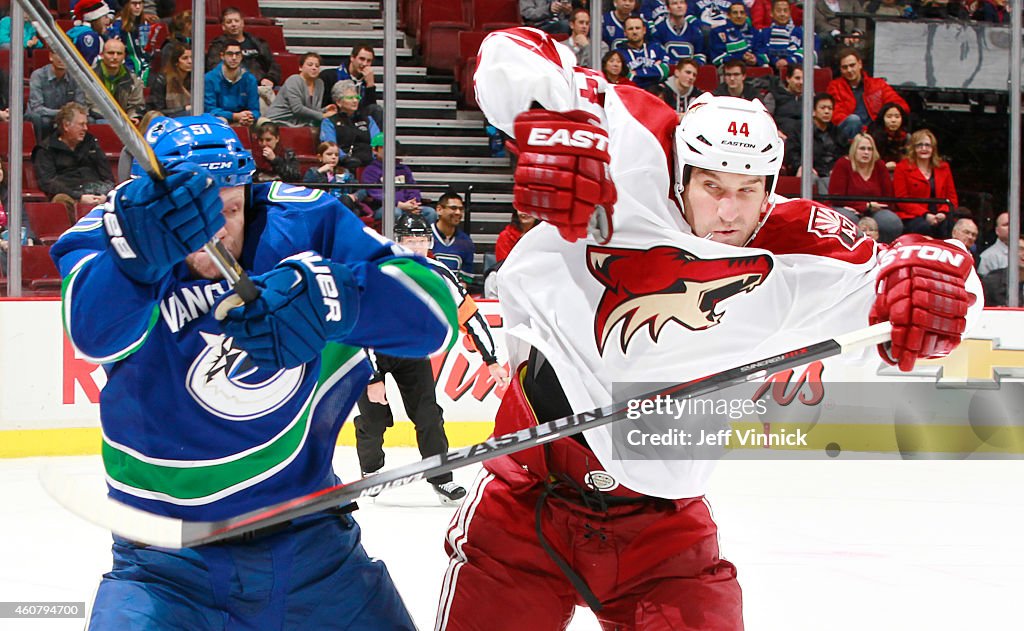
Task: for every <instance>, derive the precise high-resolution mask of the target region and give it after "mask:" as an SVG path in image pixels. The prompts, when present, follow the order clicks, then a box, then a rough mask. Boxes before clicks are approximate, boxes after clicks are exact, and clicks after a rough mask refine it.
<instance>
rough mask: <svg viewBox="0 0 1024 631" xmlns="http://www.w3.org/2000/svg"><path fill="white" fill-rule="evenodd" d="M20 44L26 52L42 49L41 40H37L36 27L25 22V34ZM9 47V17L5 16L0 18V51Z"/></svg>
mask: <svg viewBox="0 0 1024 631" xmlns="http://www.w3.org/2000/svg"><path fill="white" fill-rule="evenodd" d="M21 41H22V43H23V44H24V46H25V49H26V50H32V49H33V48H42V47H43V40H41V39H40V38H39V33H37V32H36V27H35V26H33V25H32V22H30V21H28V20H25V32H24V34H23V36H22V40H21ZM10 47H11V16H9V15H5V16H3V17H2V18H0V49H3V48H10Z"/></svg>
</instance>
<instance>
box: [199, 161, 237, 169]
mask: <svg viewBox="0 0 1024 631" xmlns="http://www.w3.org/2000/svg"><path fill="white" fill-rule="evenodd" d="M231 165H232V163H231V162H210V163H209V164H204V165H203V166H204V167H206V168H207V169H209V170H211V171H217V170H218V169H230V168H231Z"/></svg>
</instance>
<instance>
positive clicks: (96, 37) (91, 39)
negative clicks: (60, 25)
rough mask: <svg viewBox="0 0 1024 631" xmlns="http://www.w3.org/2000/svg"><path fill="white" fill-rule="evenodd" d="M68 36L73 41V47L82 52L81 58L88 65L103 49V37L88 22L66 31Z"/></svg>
mask: <svg viewBox="0 0 1024 631" xmlns="http://www.w3.org/2000/svg"><path fill="white" fill-rule="evenodd" d="M68 38H69V39H70V40H71V41H72V42H74V43H75V48H77V49H78V52H80V53H82V59H85V63H87V64H89V65H90V66H91V65H92V64H93V62H95V61H96V58H97V57H99V56H100V52H101V51H102V50H103V37H102V36H101V35H100V34H99V33H97V32H96V31H94V30H93V28H92V27H91V26H89V25H88V24H82V25H80V26H76V27H74V28H72V29H71V30H70V31H68Z"/></svg>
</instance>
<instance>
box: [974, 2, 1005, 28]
mask: <svg viewBox="0 0 1024 631" xmlns="http://www.w3.org/2000/svg"><path fill="white" fill-rule="evenodd" d="M971 18H973V19H975V20H978V21H979V22H991V23H993V24H1006V23H1007V22H1008V20H1009V19H1010V14H1009V13H1007V11H1006V0H981V2H980V3H979V4H978V6H977V8H976V9H975V10H974V13H973V14H972V15H971Z"/></svg>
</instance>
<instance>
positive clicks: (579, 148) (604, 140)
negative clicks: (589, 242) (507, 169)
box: [514, 110, 616, 241]
mask: <svg viewBox="0 0 1024 631" xmlns="http://www.w3.org/2000/svg"><path fill="white" fill-rule="evenodd" d="M515 133H516V145H517V148H518V152H519V162H518V164H517V165H516V173H515V188H514V200H515V206H516V208H517V209H518V210H521V211H523V212H525V213H529V214H531V215H535V216H537V217H540V218H541V219H543V220H545V221H547V222H549V223H551V224H553V225H554V226H555V227H556V228H558V232H559V234H561V235H562V237H563V238H564V239H566V240H567V241H575V240H576V239H580V238H583V237H585V236H587V222H588V221H590V217H591V215H592V214H594V208H595V206H602V207H603V208H604V210H605V212H606V213H607V219H608V223H609V225H610V223H611V215H612V204H614V203H615V199H616V194H615V185H614V184H613V183H612V180H611V176H610V174H609V172H608V163H609V162H610V161H611V157H610V156H609V154H608V133H607V132H606V131H605V130H603V129H601V128H600V127H599V126H598V125H597V120H596V119H595V118H594V117H593V116H592V115H590V114H587V113H586V112H583V111H580V110H572V111H569V112H551V111H548V110H530V111H528V112H523V113H522V114H520V115H519V116H517V117H516V121H515Z"/></svg>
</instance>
